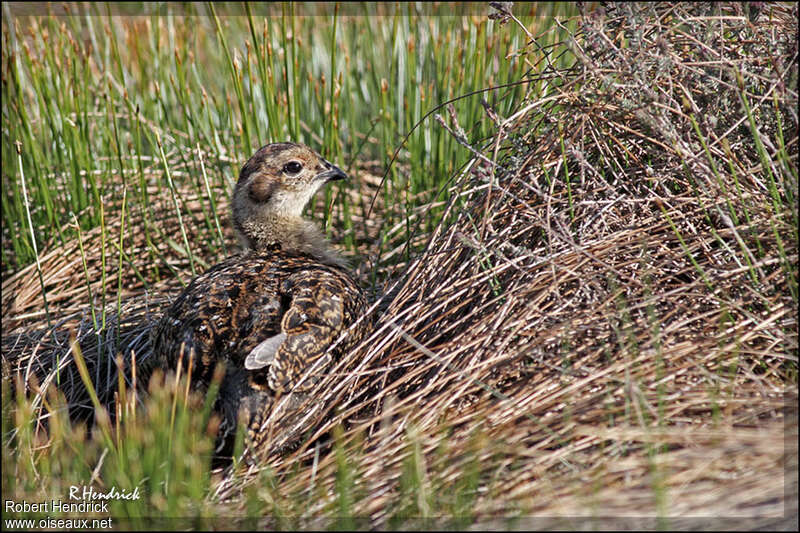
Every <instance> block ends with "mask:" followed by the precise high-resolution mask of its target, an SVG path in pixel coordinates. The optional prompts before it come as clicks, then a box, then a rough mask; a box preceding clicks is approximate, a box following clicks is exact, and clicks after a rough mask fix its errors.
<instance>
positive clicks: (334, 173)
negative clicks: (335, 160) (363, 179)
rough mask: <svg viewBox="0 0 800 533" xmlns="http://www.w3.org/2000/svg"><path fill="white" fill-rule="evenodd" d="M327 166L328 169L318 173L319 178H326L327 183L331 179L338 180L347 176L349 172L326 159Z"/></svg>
mask: <svg viewBox="0 0 800 533" xmlns="http://www.w3.org/2000/svg"><path fill="white" fill-rule="evenodd" d="M325 166H326V168H327V170H325V171H324V172H320V173H319V174H317V179H322V180H325V183H327V182H329V181H337V180H343V179H345V178H347V174H345V173H344V171H342V169H340V168H339V167H337V166H336V165H332V164H331V163H328V162H327V161H325Z"/></svg>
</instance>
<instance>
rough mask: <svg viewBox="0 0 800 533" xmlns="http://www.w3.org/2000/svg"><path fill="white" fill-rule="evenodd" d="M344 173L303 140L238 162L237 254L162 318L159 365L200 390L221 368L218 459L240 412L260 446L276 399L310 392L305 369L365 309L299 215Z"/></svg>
mask: <svg viewBox="0 0 800 533" xmlns="http://www.w3.org/2000/svg"><path fill="white" fill-rule="evenodd" d="M344 177H345V175H344V173H343V172H342V171H341V170H339V169H338V168H336V167H335V166H333V165H331V164H330V163H329V162H327V161H325V160H324V159H323V158H322V157H320V156H319V155H318V154H316V153H315V152H313V151H312V150H310V149H309V148H307V147H305V146H302V145H297V144H293V143H279V144H271V145H267V146H265V147H263V148H261V149H260V150H259V151H258V152H256V154H255V155H254V156H253V157H251V158H250V160H249V161H248V162H247V163H246V164H245V165H244V167H243V168H242V171H241V173H240V177H239V181H238V182H237V185H236V188H235V190H234V195H233V221H234V227H235V229H236V231H237V234H238V236H239V240H240V242H241V243H242V244H243V246H244V247H245V250H244V252H243V253H241V254H239V255H236V256H232V257H230V258H228V259H225V260H223V261H222V262H220V263H218V264H216V265H214V266H213V267H211V268H210V269H209V270H207V271H206V272H204V273H203V274H201V275H199V276H197V277H196V278H195V279H194V280H192V281H191V283H189V285H188V286H187V287H186V289H185V290H184V291H183V292H182V293H181V294H180V295H179V296H178V297H177V298H176V299H175V300H174V301H173V303H172V304H171V306H170V307H169V308H168V309H167V311H166V312H165V313H164V315H163V317H162V318H161V319H160V321H159V324H158V326H157V328H156V331H155V334H154V338H153V343H154V350H155V353H156V355H157V357H158V360H159V362H160V364H161V366H164V367H166V368H169V369H173V370H175V369H177V368H178V367H179V366H180V365H182V368H184V369H186V368H189V367H191V369H192V370H191V380H192V382H193V384H194V385H195V386H196V387H199V388H203V389H204V388H206V387H207V386H208V385H209V383H210V382H211V380H212V376H213V374H214V370H215V368H216V366H217V364H218V363H223V364H224V365H225V377H224V378H223V381H222V383H221V384H220V390H219V393H218V399H217V402H216V409H217V411H218V412H219V414H220V415H221V419H222V420H221V425H220V430H219V435H218V451H220V450H221V451H222V454H223V455H224V454H225V453H227V452H229V451H230V449H231V446H232V436H233V435H234V430H235V428H236V423H237V420H239V419H240V418H241V417H243V418H244V419H245V421H246V423H247V425H248V437H249V439H248V442H249V446H250V447H251V448H253V449H256V450H257V449H258V448H260V447H262V446H263V445H264V442H265V440H266V439H267V436H268V435H269V432H268V431H267V428H266V427H265V421H266V420H267V419H268V417H269V414H270V411H271V409H272V408H273V407H274V404H275V399H276V397H278V396H279V395H280V394H283V393H288V392H290V391H307V390H308V389H309V388H310V387H311V385H310V384H308V383H307V382H305V381H304V382H302V383H301V382H300V381H299V380H300V378H301V376H302V375H303V372H304V371H305V370H307V369H308V368H309V367H310V366H311V365H313V364H314V363H315V362H317V361H318V360H319V359H320V358H323V357H327V351H328V348H329V346H330V345H331V344H333V343H334V342H335V341H336V340H337V339H338V338H339V337H340V335H341V334H342V333H343V332H344V331H345V330H347V329H348V328H349V327H350V326H351V325H353V324H355V323H356V321H357V319H358V317H359V316H360V315H362V314H363V313H364V311H365V310H366V300H365V298H364V295H363V293H362V291H361V289H360V288H359V286H358V284H357V283H356V282H355V281H354V280H353V278H352V277H351V276H350V275H349V274H348V272H347V271H346V269H345V267H344V261H343V260H342V258H341V257H340V256H339V255H338V254H337V253H336V252H335V251H334V250H333V249H332V248H331V246H330V244H328V242H327V241H326V240H325V239H324V237H323V236H322V234H321V233H320V232H319V230H318V229H317V228H316V227H315V226H314V225H313V224H312V223H311V222H309V221H307V220H305V219H303V218H302V210H303V208H304V206H305V204H306V203H307V202H308V200H309V199H310V198H311V197H312V196H313V194H314V193H315V192H316V191H317V190H318V189H319V188H320V187H321V186H322V185H324V184H325V183H326V182H328V181H330V180H334V179H343V178H344ZM367 327H368V326H367V323H366V322H365V321H361V323H360V324H359V325H357V326H356V327H354V328H352V330H351V331H349V332H348V335H347V336H345V338H344V339H342V342H340V343H339V345H338V346H337V348H336V351H335V352H334V353H333V355H338V354H341V353H344V352H346V351H347V350H349V349H350V348H351V347H353V346H354V345H355V344H357V343H358V342H359V341H360V340H361V338H362V337H363V336H364V335H365V333H366V329H367ZM312 384H313V382H312Z"/></svg>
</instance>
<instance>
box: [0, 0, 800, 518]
mask: <svg viewBox="0 0 800 533" xmlns="http://www.w3.org/2000/svg"><path fill="white" fill-rule="evenodd" d="M759 5H760V4H759ZM745 9H750V11H749V12H745V11H744V10H745ZM753 9H757V8H753V7H750V8H747V5H745V4H696V3H693V4H678V5H673V4H627V3H624V4H621V5H619V6H616V5H608V6H605V7H603V8H599V9H597V10H595V11H592V12H590V13H587V14H586V15H585V16H583V17H581V19H580V20H579V24H578V29H577V30H576V31H575V32H574V34H573V36H574V38H573V39H571V40H570V42H569V43H565V44H566V45H567V46H568V47H569V50H570V51H571V53H572V54H574V57H575V58H576V59H575V62H574V64H572V65H568V66H567V67H561V66H555V65H553V64H551V63H550V62H551V61H554V59H553V55H548V54H549V53H550V52H548V51H542V50H539V49H538V48H537V47H536V46H535V41H534V42H532V43H531V44H530V46H529V47H528V49H527V50H526V54H527V58H528V60H529V61H530V62H531V64H533V65H539V64H542V65H545V64H547V65H549V66H547V67H544V68H543V70H541V74H540V75H538V81H533V82H531V84H530V93H529V98H528V99H527V100H526V101H525V102H524V103H523V104H522V105H521V106H520V108H519V109H518V111H517V112H516V113H514V114H513V115H512V116H509V117H497V116H496V114H495V113H494V112H492V111H491V110H489V113H487V114H488V116H489V117H490V119H491V120H494V121H495V123H496V125H497V134H496V135H495V137H494V138H493V139H491V140H490V142H488V143H486V144H485V145H481V146H473V147H472V148H473V150H474V151H475V153H476V155H475V157H474V158H473V159H472V161H470V163H469V164H468V165H467V166H466V170H465V171H464V172H463V173H462V174H461V175H460V176H459V177H458V178H459V179H458V180H457V184H456V185H455V186H453V187H452V189H451V191H450V192H451V195H450V202H449V205H448V208H447V211H446V215H445V217H444V220H443V222H442V223H441V224H440V225H439V226H438V228H437V229H436V231H434V232H433V233H432V234H431V235H429V236H427V237H428V244H427V246H426V247H425V249H424V251H423V252H422V253H420V254H419V255H418V256H417V257H416V258H415V259H414V260H413V261H412V262H411V263H410V264H409V265H408V266H407V269H406V271H405V272H404V273H403V274H402V275H400V276H397V277H396V278H395V281H394V285H393V286H391V287H387V290H385V291H384V296H383V297H382V298H380V299H379V300H378V301H376V302H375V305H374V308H375V309H380V311H379V312H376V313H375V314H376V315H377V316H376V317H375V320H376V326H375V330H374V333H373V334H372V335H371V337H370V338H368V339H366V340H365V341H364V342H363V343H362V344H361V346H360V347H359V348H358V349H356V350H354V351H353V352H352V353H350V354H349V355H348V356H347V357H345V358H344V359H343V360H341V361H339V362H338V363H337V364H336V367H335V368H334V369H333V370H332V371H330V372H328V373H327V374H326V375H325V378H324V380H323V381H322V382H321V383H320V384H319V388H318V390H317V396H316V398H314V402H315V403H317V404H318V405H323V406H325V408H324V409H322V410H317V411H315V414H314V416H313V417H310V419H309V420H308V427H313V428H315V429H314V430H313V431H312V432H311V435H309V436H308V437H307V438H305V439H304V440H303V442H302V443H300V445H299V447H298V448H297V449H296V451H294V452H293V453H290V454H286V453H284V454H280V455H279V454H276V455H274V456H273V457H271V464H270V472H274V473H275V475H276V476H277V477H278V478H279V479H280V489H279V492H280V494H282V495H283V497H284V498H285V500H283V504H285V505H286V506H288V508H290V509H294V510H296V513H297V516H298V520H299V523H301V524H306V523H312V522H311V520H313V519H316V518H319V517H325V516H330V513H329V510H330V508H331V506H332V505H333V503H332V502H333V500H334V499H335V498H336V494H337V491H341V479H340V476H341V472H342V458H341V455H340V454H339V453H325V452H326V451H328V450H329V448H328V443H327V441H325V440H320V439H319V437H322V436H325V435H329V434H335V435H337V436H336V438H335V439H334V441H335V443H334V446H335V448H336V450H341V449H344V450H349V451H350V452H351V453H350V455H349V456H348V461H350V466H351V468H352V469H353V471H354V472H355V473H354V474H353V479H354V481H353V483H354V486H355V487H356V488H357V490H358V491H360V492H358V493H359V494H363V495H364V497H362V498H358V499H355V501H354V502H353V512H354V514H356V515H359V516H364V517H369V524H370V525H371V526H372V527H382V526H386V525H387V524H390V523H391V524H394V525H398V524H397V522H393V521H392V520H395V519H396V517H397V516H428V517H430V516H434V517H435V516H438V515H437V513H441V512H442V509H449V510H453V509H459V508H460V507H458V505H460V504H458V502H454V501H451V500H452V499H453V498H455V496H454V494H468V495H469V497H470V498H471V499H470V500H469V505H468V506H467V507H468V508H466V509H467V511H465V512H468V513H469V516H470V517H471V519H474V520H481V521H485V522H487V523H488V524H491V523H492V522H489V521H490V520H492V519H494V518H501V517H506V516H509V515H510V514H513V515H516V516H522V517H530V516H544V517H554V516H557V517H565V518H563V519H560V520H561V521H559V520H556V521H555V522H552V523H551V522H547V523H546V524H540V523H538V522H532V524H533V525H536V524H539V527H557V526H559V527H563V526H567V527H578V526H579V525H580V524H581V523H582V522H580V521H579V520H581V519H582V518H576V517H610V516H613V517H620V519H623V518H625V517H661V518H667V517H671V518H681V517H683V518H687V521H680V520H679V521H670V522H669V523H670V524H671V525H675V526H681V527H706V526H704V525H703V524H708V520H710V519H714V518H715V517H728V518H731V517H738V518H737V521H736V522H731V524H730V526H732V527H739V526H741V525H745V527H764V526H771V527H785V524H786V523H787V522H786V520H788V521H789V523H791V521H792V520H794V521H795V523H796V520H797V518H796V516H797V510H796V494H797V475H796V472H797V440H796V434H797V218H796V212H795V210H796V206H797V204H796V198H797V192H798V191H797V146H798V143H797V132H798V117H797V78H798V70H797V5H796V4H789V5H787V4H777V5H773V4H766V5H763V6H761V9H760V11H759V12H758V13H755V12H754V11H753ZM487 107H488V106H487ZM454 118H455V113H453V114H452V115H451V124H450V125H449V126H448V125H447V123H446V122H445V121H444V120H442V121H441V122H442V123H443V124H444V125H445V126H446V127H448V128H450V129H452V131H453V132H454V133H455V134H456V135H458V136H459V137H460V138H461V137H462V136H461V133H459V132H460V131H461V129H460V126H459V125H458V124H456V123H453V120H454ZM461 140H462V141H464V142H465V143H466V142H467V141H466V139H465V138H462V139H461ZM4 344H5V338H4ZM5 352H6V348H5V346H4V353H5ZM31 357H32V356H31ZM340 425H343V426H344V429H343V430H342V431H340V429H337V428H339V427H340ZM298 461H301V462H302V463H301V464H303V465H305V464H309V465H313V467H309V468H300V469H296V467H297V464H298ZM409 465H411V466H412V467H413V468H411V471H412V474H413V475H411V474H409V473H408V472H409ZM257 470H259V469H258V468H256V467H252V468H251V469H250V471H248V472H246V473H244V474H242V475H236V476H234V477H231V478H228V479H226V480H225V481H224V482H223V483H221V484H220V485H219V489H218V491H217V496H219V497H220V498H228V497H236V496H239V495H241V494H242V493H246V492H247V491H248V488H249V487H251V486H253V485H254V484H255V483H258V480H259V479H262V478H261V477H260V476H258V475H256V471H257ZM467 472H473V473H474V483H473V484H472V485H466V486H465V485H462V482H463V481H464V478H465V476H466V473H467ZM409 475H411V477H413V479H414V480H415V483H414V484H413V487H414V489H413V491H409V490H408V489H407V486H406V485H405V484H404V483H406V482H407V480H408V479H409ZM470 479H472V478H470ZM404 487H406V488H404ZM465 487H466V488H465ZM312 492H313V494H314V495H315V498H313V499H312V500H311V501H310V502H309V503H308V504H307V505H306V504H305V503H304V504H302V505H300V504H293V503H292V502H293V501H301V500H297V499H294V498H293V496H292V495H300V494H303V495H305V494H307V493H308V494H312ZM258 494H261V493H258ZM278 496H279V495H278ZM278 496H276V494H275V493H270V495H269V500H270V502H271V504H274V503H275V501H276V498H278ZM264 498H265V501H266V499H267V498H266V497H264ZM302 501H303V502H306V501H307V500H306V499H303V500H302ZM443 501H444V502H449V503H447V505H443V504H441V502H443ZM793 503H794V505H795V507H791V505H792V504H793ZM450 504H452V505H450ZM292 505H296V507H292ZM326 512H327V513H328V514H327V515H326ZM697 517H701V518H697ZM702 517H706V518H702ZM688 518H691V520H688ZM653 520H655V518H653ZM692 520H694V521H692ZM703 520H705V522H704V521H703ZM651 522H652V521H651ZM718 523H719V522H714V524H718ZM614 524H615V523H611V522H609V523H608V524H607V525H609V527H617V525H618V524H616V525H614ZM637 524H639V526H640V527H654V525H655V524H651V525H648V524H650V522H647V521H646V520H645V522H637ZM522 525H523V527H525V525H524V522H522Z"/></svg>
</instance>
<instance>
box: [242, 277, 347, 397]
mask: <svg viewBox="0 0 800 533" xmlns="http://www.w3.org/2000/svg"><path fill="white" fill-rule="evenodd" d="M281 293H282V296H283V297H284V298H287V299H288V300H289V305H288V307H287V309H286V312H285V313H284V315H283V317H282V318H281V332H280V333H278V334H277V335H273V336H271V337H269V338H268V339H266V340H265V341H263V342H261V343H260V344H258V345H257V346H256V347H255V348H254V349H253V350H252V351H250V353H249V354H248V355H247V357H246V358H245V362H244V366H245V368H247V369H248V370H257V369H260V368H264V367H266V366H268V365H269V381H268V383H269V386H270V388H271V389H273V390H275V391H283V390H286V389H288V388H291V386H292V385H293V384H294V383H293V382H294V381H295V380H296V379H297V378H298V377H299V376H300V375H301V374H302V373H303V371H305V370H306V369H307V368H308V367H309V366H310V365H312V364H313V363H314V362H316V361H317V360H318V359H319V358H320V357H322V356H323V355H325V352H326V350H327V349H328V346H330V345H331V344H332V343H333V341H335V340H336V338H337V337H338V335H339V334H340V333H341V331H342V329H343V325H344V322H345V306H344V301H343V299H344V297H345V296H346V295H347V294H348V287H347V286H346V284H345V283H344V281H343V280H342V279H341V278H340V277H339V276H337V275H336V274H335V273H333V272H331V271H328V270H322V269H310V270H301V271H299V272H296V273H294V274H292V275H291V276H289V277H288V278H287V279H286V280H285V281H284V282H283V283H282V284H281Z"/></svg>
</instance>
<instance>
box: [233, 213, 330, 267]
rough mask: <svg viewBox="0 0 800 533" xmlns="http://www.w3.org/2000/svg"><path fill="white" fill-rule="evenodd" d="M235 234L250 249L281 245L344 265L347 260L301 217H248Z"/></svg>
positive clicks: (287, 250) (328, 262)
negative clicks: (255, 219) (250, 218)
mask: <svg viewBox="0 0 800 533" xmlns="http://www.w3.org/2000/svg"><path fill="white" fill-rule="evenodd" d="M236 233H237V235H238V237H239V241H240V242H241V244H242V246H243V247H244V248H245V249H248V250H253V251H256V252H260V251H264V250H268V249H272V248H275V247H277V246H279V247H280V249H281V250H282V251H285V252H294V253H302V254H306V255H310V256H312V257H314V258H315V259H317V260H319V261H320V262H322V263H326V264H329V265H333V266H338V267H343V266H345V261H344V259H343V258H342V257H341V256H340V255H339V253H338V252H337V251H336V250H335V249H334V248H333V247H332V246H331V244H330V242H328V240H327V239H326V238H325V236H324V235H323V234H322V232H321V231H320V230H319V228H317V226H315V225H314V223H313V222H311V221H309V220H305V219H304V218H301V217H298V216H287V215H272V216H268V217H265V218H264V219H262V220H257V221H254V220H245V221H243V222H241V223H240V224H237V227H236Z"/></svg>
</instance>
